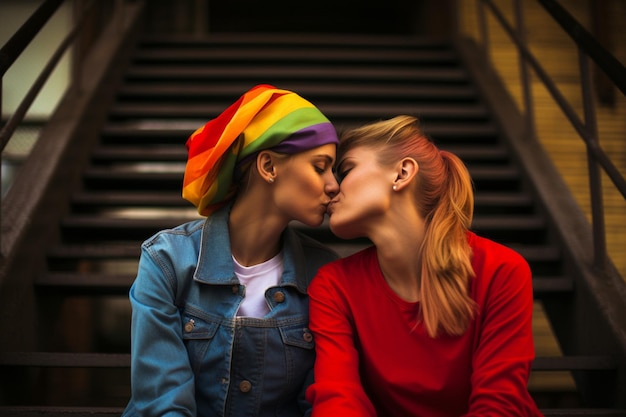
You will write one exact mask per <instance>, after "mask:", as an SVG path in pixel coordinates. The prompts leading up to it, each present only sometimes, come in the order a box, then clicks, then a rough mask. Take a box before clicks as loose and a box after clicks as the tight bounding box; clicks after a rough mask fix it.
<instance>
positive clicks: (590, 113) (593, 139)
mask: <svg viewBox="0 0 626 417" xmlns="http://www.w3.org/2000/svg"><path fill="white" fill-rule="evenodd" d="M513 2H514V6H515V7H514V14H515V22H516V24H517V26H518V27H517V28H513V27H512V26H511V25H510V24H509V23H508V22H507V20H506V18H505V17H504V14H503V13H502V12H501V10H500V9H498V7H497V6H496V5H495V4H494V3H493V1H492V0H480V2H479V8H478V13H479V18H478V20H479V25H480V26H481V27H480V28H479V30H480V33H481V34H482V36H483V37H484V39H483V41H484V42H486V34H487V29H486V26H485V27H482V26H483V25H486V23H485V22H486V18H485V16H484V13H485V12H484V9H485V7H484V6H486V7H488V8H489V9H490V11H491V13H492V14H493V16H494V17H495V18H496V20H497V21H498V23H499V24H500V26H501V27H502V28H503V29H504V31H505V32H506V33H507V35H508V36H509V37H510V38H511V40H512V41H513V43H514V44H515V46H516V47H517V50H518V53H519V55H520V58H521V59H520V62H521V65H520V75H521V82H522V88H523V91H524V105H525V106H526V108H525V111H526V116H527V117H526V122H527V123H528V128H529V131H534V130H535V127H534V125H533V120H532V117H531V116H530V115H531V114H532V113H533V109H532V107H531V106H532V100H531V99H530V91H531V90H530V86H529V79H528V77H527V74H526V73H525V68H526V66H527V65H528V66H530V67H531V68H532V69H533V70H534V72H535V74H536V75H537V77H538V78H539V79H540V80H541V81H542V83H543V84H544V86H545V88H546V89H547V90H548V92H549V93H550V94H551V95H552V98H553V99H554V101H555V102H556V103H557V104H558V105H559V107H560V109H561V111H562V112H563V113H564V115H565V116H566V117H567V119H568V120H569V122H570V123H571V124H572V126H573V127H574V129H575V130H576V132H577V133H578V135H579V136H580V138H581V139H582V140H583V141H584V142H585V145H586V148H587V158H588V161H589V163H588V165H589V188H590V199H591V218H592V228H593V243H594V266H595V267H597V268H601V269H603V268H604V267H605V266H606V265H607V261H608V254H607V249H606V232H605V227H604V208H603V202H602V185H601V178H600V167H601V168H602V169H603V170H604V172H605V173H606V174H607V175H608V177H609V178H610V179H611V181H612V183H613V184H614V186H615V188H616V189H617V190H618V191H619V192H620V193H621V195H622V196H623V197H624V198H626V179H625V178H624V176H623V175H622V174H621V173H620V172H619V170H618V169H617V167H616V166H615V164H614V163H613V162H612V160H611V158H610V157H609V156H608V155H607V154H606V152H605V151H604V150H603V149H602V147H601V146H600V144H599V142H598V129H597V124H596V112H595V107H594V100H593V96H592V88H591V85H592V81H591V77H590V75H589V73H590V71H589V64H588V62H589V58H590V57H591V58H593V59H594V61H595V63H596V64H597V66H598V68H599V69H600V70H602V71H603V72H604V73H605V74H606V75H607V76H608V77H609V79H610V80H611V81H612V82H613V83H614V84H615V85H616V86H617V87H618V88H619V89H620V90H621V91H622V92H624V88H626V69H624V66H623V65H621V64H620V63H619V61H617V60H616V59H615V58H614V57H613V55H612V54H610V52H608V51H606V49H604V48H603V47H602V46H601V45H600V44H599V43H598V42H597V41H595V39H594V37H593V36H592V35H591V34H589V33H588V32H587V31H586V30H585V29H583V28H582V26H581V25H580V24H579V23H578V22H577V21H576V20H575V19H574V18H573V17H572V16H571V15H570V14H569V13H568V12H567V11H565V9H563V8H562V7H561V6H560V5H559V4H558V3H557V2H556V1H554V0H539V2H540V3H541V4H542V5H543V6H544V7H545V8H546V10H548V12H550V14H551V16H552V17H553V18H554V19H555V20H556V21H557V22H558V23H559V24H560V25H561V27H563V28H564V30H565V32H566V33H568V34H569V35H570V37H571V38H572V40H573V41H574V42H575V43H576V45H577V46H578V50H579V65H580V74H581V84H582V86H581V87H582V95H583V103H584V121H583V120H581V119H580V118H579V116H578V114H577V113H576V111H575V110H574V109H573V107H572V106H571V105H570V104H569V102H568V100H567V99H566V98H565V97H564V96H563V95H562V94H561V92H560V91H559V89H558V88H557V86H556V84H555V82H554V81H553V80H552V79H551V77H550V76H549V75H548V73H547V72H546V71H545V70H544V69H543V67H542V66H541V64H540V63H539V61H538V60H537V59H536V58H535V57H534V55H533V54H532V53H531V52H530V49H529V48H528V47H527V45H526V42H525V39H524V36H523V32H524V28H523V27H521V24H522V16H521V13H522V10H521V6H520V0H513ZM598 165H599V166H598Z"/></svg>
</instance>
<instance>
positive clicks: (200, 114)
mask: <svg viewBox="0 0 626 417" xmlns="http://www.w3.org/2000/svg"><path fill="white" fill-rule="evenodd" d="M227 104H230V103H226V104H204V103H202V104H197V103H188V102H182V103H176V102H168V103H165V102H158V103H150V102H144V103H117V104H115V105H114V106H113V108H112V109H111V112H110V115H111V117H115V118H152V119H161V118H166V119H168V118H169V119H171V118H198V119H206V120H209V119H212V118H214V117H216V116H217V115H219V114H220V113H221V112H222V111H223V110H224V108H225V107H226V105H227ZM316 106H317V107H318V108H319V109H320V110H321V111H322V112H323V113H324V114H326V115H327V116H328V118H329V119H330V120H341V119H345V118H352V119H357V120H378V119H380V118H391V117H394V116H397V115H399V114H412V115H416V116H418V117H420V118H421V119H423V120H435V119H458V120H468V119H470V120H487V119H488V117H489V114H488V111H487V109H486V108H485V107H484V106H483V105H482V104H469V105H457V104H453V105H446V104H430V105H429V104H419V103H407V104H402V103H399V104H396V103H393V104H391V103H387V104H385V105H381V104H380V103H373V104H362V103H344V104H339V105H338V104H335V103H331V102H328V103H319V102H318V103H316Z"/></svg>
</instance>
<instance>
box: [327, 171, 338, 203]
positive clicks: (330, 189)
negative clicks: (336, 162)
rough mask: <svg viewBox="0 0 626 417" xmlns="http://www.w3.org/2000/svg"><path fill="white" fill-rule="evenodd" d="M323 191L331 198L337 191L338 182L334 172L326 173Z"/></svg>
mask: <svg viewBox="0 0 626 417" xmlns="http://www.w3.org/2000/svg"><path fill="white" fill-rule="evenodd" d="M324 192H325V193H326V195H328V196H329V197H330V198H333V197H334V196H335V195H337V193H338V192H339V183H338V182H337V179H336V178H335V175H334V174H331V175H328V176H327V180H326V185H325V186H324Z"/></svg>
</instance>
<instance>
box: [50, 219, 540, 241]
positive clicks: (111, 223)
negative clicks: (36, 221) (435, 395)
mask: <svg viewBox="0 0 626 417" xmlns="http://www.w3.org/2000/svg"><path fill="white" fill-rule="evenodd" d="M197 218H198V217H197V216H196V215H194V216H193V217H154V218H127V217H104V216H97V215H70V216H68V217H66V218H65V219H63V221H62V222H61V225H62V228H63V230H64V231H66V232H70V231H71V232H73V233H80V234H83V233H84V234H85V236H83V237H84V238H87V239H89V238H91V239H93V238H97V239H107V238H111V239H116V238H117V239H124V240H126V239H128V238H129V236H131V235H132V236H135V235H136V234H141V235H144V236H145V238H148V237H150V235H151V234H152V233H155V232H157V231H159V230H162V229H168V228H172V227H175V226H177V225H180V224H182V223H185V222H188V221H191V220H195V219H197ZM545 227H546V221H545V219H544V218H542V217H539V216H536V215H526V216H522V215H517V216H476V217H475V218H474V221H473V223H472V230H476V231H478V233H479V234H481V233H487V232H489V233H494V232H496V231H497V232H499V233H510V232H513V233H515V237H516V238H519V237H520V234H525V233H528V232H532V233H536V232H537V231H540V232H543V229H544V228H545ZM320 232H321V233H325V234H326V235H327V236H328V237H332V234H331V233H330V232H329V231H328V232H326V231H324V230H322V229H318V233H320ZM91 239H89V240H91ZM332 240H337V239H336V238H333V239H332ZM534 243H537V242H536V241H535V242H534Z"/></svg>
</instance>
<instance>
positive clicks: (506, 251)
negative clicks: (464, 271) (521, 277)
mask: <svg viewBox="0 0 626 417" xmlns="http://www.w3.org/2000/svg"><path fill="white" fill-rule="evenodd" d="M468 242H469V245H470V247H471V249H472V264H475V265H483V266H485V267H492V268H499V267H503V266H509V267H519V268H528V269H529V267H528V262H527V261H526V259H524V257H523V256H522V255H521V254H520V253H519V252H517V251H516V250H514V249H512V248H510V247H508V246H505V245H503V244H501V243H498V242H495V241H493V240H490V239H487V238H484V237H481V236H478V235H476V234H474V233H472V232H470V233H469V234H468Z"/></svg>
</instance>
